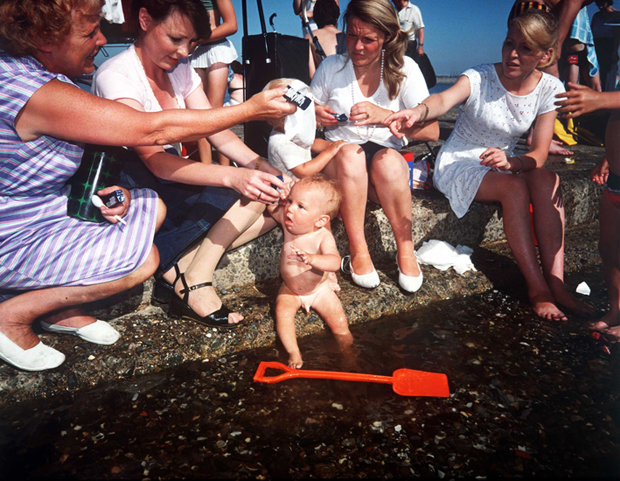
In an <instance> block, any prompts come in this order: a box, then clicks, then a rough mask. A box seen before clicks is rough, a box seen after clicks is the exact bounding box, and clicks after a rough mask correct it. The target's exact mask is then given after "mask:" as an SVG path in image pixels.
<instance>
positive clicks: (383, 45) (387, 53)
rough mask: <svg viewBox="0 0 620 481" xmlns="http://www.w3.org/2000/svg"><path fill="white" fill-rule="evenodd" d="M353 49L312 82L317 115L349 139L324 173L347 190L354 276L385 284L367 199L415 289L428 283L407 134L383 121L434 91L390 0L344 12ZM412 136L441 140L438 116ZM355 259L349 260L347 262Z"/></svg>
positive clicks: (334, 134) (404, 280) (353, 4)
mask: <svg viewBox="0 0 620 481" xmlns="http://www.w3.org/2000/svg"><path fill="white" fill-rule="evenodd" d="M344 18H345V25H346V28H345V31H346V38H347V55H332V56H331V57H327V58H326V59H325V60H323V62H321V65H319V68H318V70H317V71H316V74H315V75H314V78H313V79H312V83H311V85H310V88H311V90H312V95H313V96H314V98H315V102H316V103H315V109H316V118H317V122H318V123H319V124H320V125H323V126H325V138H326V140H329V141H332V142H335V141H338V140H344V141H346V142H347V144H346V145H344V146H342V147H341V148H340V149H339V150H338V153H337V154H336V156H335V157H334V159H333V160H332V161H331V162H330V163H329V164H327V166H325V168H324V169H323V171H322V173H323V174H325V175H326V176H327V177H328V178H331V179H336V180H337V181H338V184H339V185H340V189H341V192H342V206H341V208H340V214H341V216H342V219H343V221H344V225H345V228H346V231H347V236H348V238H349V249H350V252H351V256H350V258H347V261H348V262H346V261H345V264H344V265H343V270H348V267H350V272H351V277H352V279H353V282H354V283H356V284H357V285H359V286H361V287H365V288H374V287H377V286H378V285H379V284H380V282H381V281H380V278H379V274H378V273H377V271H376V270H375V268H374V265H373V262H372V259H371V257H370V252H369V249H368V244H367V242H366V236H365V234H364V227H365V215H366V204H367V201H368V199H370V200H371V201H373V202H375V203H377V204H380V205H381V207H382V208H383V211H384V212H385V215H386V216H387V218H388V220H389V222H390V225H391V227H392V230H393V232H394V237H395V240H396V247H397V255H396V262H397V266H398V268H399V278H398V282H399V285H400V286H401V287H402V288H403V289H404V290H405V291H407V292H415V291H417V290H418V289H419V288H420V286H421V285H422V280H423V276H422V271H421V270H420V267H419V265H418V262H417V259H416V256H415V252H414V243H413V236H412V231H411V229H412V212H411V190H410V188H409V180H408V179H409V175H408V172H409V169H408V166H407V162H406V161H405V159H404V158H403V156H402V155H401V154H400V153H399V150H400V149H401V148H402V145H403V143H402V140H401V139H398V138H397V137H396V136H394V135H392V134H391V133H390V131H389V129H388V128H387V127H385V126H383V125H382V122H383V120H384V119H385V118H386V117H387V116H388V115H389V114H391V113H392V112H394V111H396V110H401V109H403V108H411V107H414V106H415V105H417V104H418V103H420V102H422V101H423V100H424V99H425V98H426V97H428V89H427V87H426V82H425V81H424V77H423V76H422V72H421V71H420V68H419V67H418V65H417V64H416V63H415V62H414V61H413V60H412V59H410V58H409V57H405V56H404V52H405V49H406V47H407V41H408V38H409V37H408V35H407V34H406V33H405V32H403V31H402V30H401V28H400V24H399V21H398V15H397V13H396V10H395V9H394V6H393V5H392V4H391V3H390V0H351V1H350V2H349V5H348V7H347V11H346V12H345V14H344ZM409 134H410V136H411V137H412V138H414V139H417V140H426V141H435V140H437V138H438V137H439V126H438V124H437V122H429V123H428V124H427V125H425V126H422V127H418V128H416V129H415V131H414V132H410V133H409ZM347 264H349V265H347Z"/></svg>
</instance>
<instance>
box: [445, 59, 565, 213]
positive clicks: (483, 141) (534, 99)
mask: <svg viewBox="0 0 620 481" xmlns="http://www.w3.org/2000/svg"><path fill="white" fill-rule="evenodd" d="M462 75H465V76H467V78H468V79H469V82H470V85H471V94H470V96H469V98H468V99H467V101H466V102H465V104H463V105H462V106H461V109H460V112H459V116H458V119H457V121H456V125H455V127H454V131H453V132H452V134H451V135H450V137H449V138H448V140H447V141H446V142H445V143H444V145H443V146H442V147H441V150H440V151H439V154H438V156H437V162H436V164H435V172H434V184H435V187H436V188H437V189H438V190H439V191H441V192H442V193H443V194H444V195H445V196H446V197H447V198H448V200H449V201H450V206H451V207H452V210H453V211H454V213H455V214H456V216H457V217H459V218H461V217H463V216H464V215H465V214H466V213H467V211H468V209H469V206H470V205H471V203H472V201H473V200H474V197H475V196H476V193H477V192H478V189H479V188H480V184H481V183H482V179H483V177H484V176H485V175H486V173H487V172H488V171H489V170H491V169H490V168H489V167H487V166H484V165H480V155H481V154H482V153H483V152H484V151H485V150H487V149H488V148H491V147H496V148H499V149H502V150H504V151H505V152H506V155H507V156H511V155H512V151H513V149H514V147H515V145H516V144H517V142H518V140H519V138H520V137H521V136H522V135H523V134H525V133H526V132H527V131H528V129H529V128H530V126H531V125H532V124H533V123H534V121H535V120H536V117H538V116H539V115H542V114H545V113H547V112H551V111H552V110H554V109H555V108H556V106H555V105H554V102H555V101H556V98H555V96H556V95H557V94H559V93H561V92H564V86H563V85H562V83H561V82H560V81H559V80H558V79H557V78H555V77H553V76H551V75H548V74H545V73H543V76H542V78H541V79H540V81H539V83H538V85H537V86H536V88H535V89H534V90H533V91H532V92H531V93H530V94H528V95H524V96H519V95H514V94H511V93H510V92H508V91H507V90H506V89H505V88H504V86H503V85H502V83H501V82H500V80H499V77H498V75H497V71H496V70H495V66H494V65H493V64H486V65H480V66H478V67H474V68H472V69H469V70H466V71H465V72H464V73H463V74H462ZM505 173H507V174H508V173H510V172H505Z"/></svg>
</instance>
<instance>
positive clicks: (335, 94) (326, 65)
mask: <svg viewBox="0 0 620 481" xmlns="http://www.w3.org/2000/svg"><path fill="white" fill-rule="evenodd" d="M343 67H344V68H343ZM402 72H403V73H404V74H405V78H404V79H403V81H402V83H401V85H400V90H399V92H398V95H397V96H396V98H395V99H394V100H390V99H389V96H388V91H387V89H386V88H385V85H384V84H383V82H381V85H379V88H378V89H377V90H376V91H375V93H374V94H373V95H372V96H371V97H364V95H362V92H361V90H360V88H359V85H358V83H357V79H356V77H355V72H354V71H353V63H352V62H350V61H348V57H347V56H346V55H330V56H329V57H327V58H326V59H325V60H323V61H322V62H321V64H320V65H319V68H318V69H317V71H316V73H315V74H314V77H313V78H312V83H311V84H310V88H311V90H312V95H314V98H315V100H316V102H317V103H318V104H320V105H325V104H327V105H329V106H330V107H331V108H332V109H334V111H335V112H337V113H339V114H342V113H343V114H346V115H347V117H349V116H350V114H351V107H353V105H354V104H356V103H359V102H363V101H369V102H372V103H374V104H376V105H379V106H380V107H383V108H386V109H389V110H393V111H394V112H397V111H399V110H402V109H407V108H411V107H415V106H416V105H418V104H419V103H420V102H422V101H423V100H424V99H425V98H426V97H428V88H427V87H426V82H425V81H424V77H423V76H422V72H420V67H418V64H416V63H415V62H414V61H413V60H412V59H410V58H409V57H405V64H404V66H403V70H402ZM325 138H326V139H327V140H330V141H332V142H334V141H336V140H344V141H346V142H349V143H351V144H364V143H366V142H369V141H370V142H374V143H376V144H379V145H382V146H383V147H390V148H393V149H397V150H398V149H400V148H401V147H402V145H403V142H402V140H400V139H399V138H398V137H396V136H394V135H392V133H391V132H390V129H389V128H388V127H384V126H383V125H376V126H375V125H369V126H366V125H364V126H359V127H356V126H355V124H354V123H353V122H349V121H347V122H340V123H339V124H338V125H336V126H333V127H326V128H325Z"/></svg>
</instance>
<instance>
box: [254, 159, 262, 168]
mask: <svg viewBox="0 0 620 481" xmlns="http://www.w3.org/2000/svg"><path fill="white" fill-rule="evenodd" d="M262 163H263V158H262V157H259V158H258V160H257V161H256V164H254V170H258V169H260V164H262Z"/></svg>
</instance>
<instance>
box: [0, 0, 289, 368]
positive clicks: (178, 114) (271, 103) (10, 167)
mask: <svg viewBox="0 0 620 481" xmlns="http://www.w3.org/2000/svg"><path fill="white" fill-rule="evenodd" d="M102 5H103V0H59V1H57V2H48V1H46V0H34V1H31V2H27V3H26V2H23V0H4V1H3V3H2V5H0V359H3V360H5V361H7V362H8V363H10V364H12V365H14V366H16V367H18V368H21V369H25V370H30V371H40V370H44V369H51V368H54V367H57V366H59V365H60V364H62V362H63V361H64V359H65V357H64V355H63V354H62V353H60V352H58V351H56V350H55V349H53V348H51V347H49V346H46V345H44V344H43V343H42V342H40V341H39V339H38V337H37V336H36V335H35V334H34V332H33V331H32V324H33V323H34V321H35V320H37V319H40V320H41V321H43V322H44V323H43V324H42V325H43V327H44V328H46V329H47V330H50V331H52V332H61V333H68V334H73V335H76V336H78V337H80V338H82V339H85V340H87V341H91V342H95V343H99V344H112V343H114V342H115V341H116V340H117V339H118V338H119V334H118V332H116V331H115V330H114V329H113V328H112V327H111V326H110V325H108V324H107V323H104V322H103V321H96V320H95V319H94V318H92V317H90V316H87V315H85V314H84V312H83V311H82V310H81V308H80V307H79V306H80V305H81V304H83V303H85V302H90V301H94V300H98V299H102V298H105V297H108V296H110V295H113V294H116V293H118V292H121V291H124V290H126V289H128V288H130V287H132V286H134V285H137V284H139V283H141V282H143V281H144V280H146V279H147V278H148V277H150V276H151V275H152V274H153V272H154V271H155V269H156V268H157V265H158V262H159V255H158V252H157V249H156V248H155V247H154V246H153V236H154V234H155V231H156V230H157V229H158V227H159V226H160V225H161V223H162V222H163V218H164V216H165V206H164V205H163V203H162V202H161V201H159V200H158V198H157V195H156V194H155V193H154V192H153V191H150V190H148V189H134V190H132V191H131V192H130V191H127V190H124V193H125V197H126V201H125V202H123V203H122V204H121V205H120V206H118V207H115V208H112V209H105V208H102V214H103V215H104V217H106V219H107V220H108V221H109V222H108V223H104V224H94V223H89V222H83V221H80V220H77V219H74V218H70V217H68V216H67V195H68V191H69V187H67V185H66V182H67V180H68V179H69V177H71V175H72V174H73V173H74V172H75V171H76V169H77V168H78V166H79V164H80V161H81V156H82V151H83V149H82V143H85V142H89V143H99V144H105V145H130V146H135V145H153V144H167V143H170V142H179V141H189V140H196V139H199V138H202V137H204V136H206V135H210V134H212V133H214V132H216V131H218V130H220V129H223V128H229V127H232V126H233V125H236V124H238V123H241V122H244V121H246V120H261V119H262V120H268V119H277V118H280V117H282V116H283V115H286V114H288V113H291V112H292V111H293V110H294V107H292V106H291V105H290V104H286V103H282V102H279V101H277V100H275V97H278V96H280V95H281V94H282V93H283V92H282V89H280V90H274V91H271V92H267V93H264V94H260V95H258V96H255V97H253V98H252V99H251V100H250V101H248V102H246V103H245V104H243V105H240V106H237V107H230V108H228V109H226V112H222V111H221V110H222V109H220V110H210V111H189V110H184V111H181V110H174V111H172V110H171V111H166V112H160V113H144V112H138V111H136V110H134V109H131V108H129V107H126V106H123V105H121V104H119V103H116V102H111V101H107V100H104V99H100V98H98V97H95V96H93V95H90V94H88V93H86V92H84V91H82V90H80V89H79V88H77V87H76V86H75V85H73V84H72V83H71V81H70V80H69V77H74V76H77V75H81V74H88V73H92V71H93V70H94V67H93V61H94V58H95V56H96V54H97V52H98V51H99V49H100V48H101V47H102V46H103V45H104V44H105V42H106V40H105V37H104V36H103V35H102V34H101V31H100V30H99V12H100V10H101V7H102ZM118 188H119V187H118V186H112V187H110V188H109V189H106V191H103V192H101V193H102V194H105V193H107V191H108V190H109V191H112V190H114V189H118ZM252 188H253V189H254V190H255V191H256V193H255V195H256V196H259V195H261V194H263V196H265V195H267V194H268V193H269V192H270V191H271V190H272V189H271V187H270V186H269V184H265V185H262V184H256V185H255V186H253V187H252ZM115 216H118V218H123V221H124V224H121V223H117V220H116V219H117V217H115Z"/></svg>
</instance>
